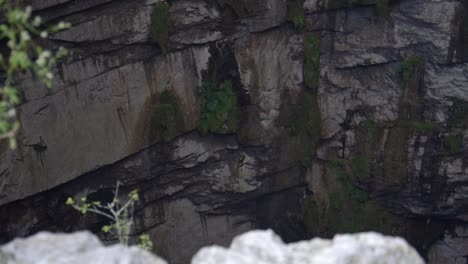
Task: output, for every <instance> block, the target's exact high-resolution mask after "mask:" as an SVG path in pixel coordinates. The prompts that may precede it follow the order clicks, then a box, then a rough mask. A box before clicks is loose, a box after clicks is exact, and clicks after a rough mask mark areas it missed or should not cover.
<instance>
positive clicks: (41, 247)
mask: <svg viewBox="0 0 468 264" xmlns="http://www.w3.org/2000/svg"><path fill="white" fill-rule="evenodd" d="M0 263H2V264H62V263H63V264H65V263H67V264H74V263H76V264H79V263H90V264H91V263H93V264H105V263H115V264H167V262H166V261H164V260H162V259H161V258H159V257H156V256H154V255H153V254H151V253H149V252H148V251H146V250H143V249H140V248H138V247H124V246H122V245H113V246H109V247H105V246H103V245H102V243H101V241H99V239H98V238H97V237H95V236H94V235H93V234H91V233H89V232H87V231H86V232H77V233H73V234H52V233H48V232H42V233H39V234H36V235H34V236H31V237H28V238H26V239H15V240H13V241H12V242H10V243H8V244H6V245H3V246H1V247H0Z"/></svg>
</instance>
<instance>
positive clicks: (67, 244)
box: [0, 230, 460, 264]
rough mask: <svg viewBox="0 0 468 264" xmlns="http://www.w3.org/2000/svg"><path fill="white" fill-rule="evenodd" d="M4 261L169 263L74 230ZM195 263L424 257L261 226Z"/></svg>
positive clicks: (397, 243) (353, 262)
mask: <svg viewBox="0 0 468 264" xmlns="http://www.w3.org/2000/svg"><path fill="white" fill-rule="evenodd" d="M179 249H180V248H179ZM0 263H2V264H42V263H44V264H45V263H47V264H62V263H64V264H65V263H67V264H69V263H72V264H73V263H77V264H78V263H89V264H105V263H116V264H130V263H131V264H140V263H141V264H166V263H167V262H166V261H164V260H162V259H161V258H159V257H157V256H154V255H153V254H151V253H149V252H147V251H145V250H142V249H140V248H138V247H136V246H132V247H124V246H122V245H119V244H117V245H113V246H103V245H102V243H101V242H100V241H99V239H98V238H97V237H96V236H94V235H92V234H91V233H89V232H87V231H86V232H76V233H71V234H52V233H48V232H41V233H39V234H36V235H34V236H31V237H28V238H22V239H15V240H13V241H12V242H10V243H8V244H6V245H3V246H0ZM187 263H188V262H187ZM191 263H192V264H227V263H237V264H251V263H252V264H254V263H255V264H276V263H278V264H281V263H289V264H302V263H324V264H326V263H330V264H338V263H350V264H373V263H387V264H423V263H424V261H423V260H422V258H421V257H420V256H419V255H418V253H417V252H416V250H414V249H413V248H412V247H411V246H410V245H408V243H406V241H404V240H403V239H401V238H395V237H386V236H382V235H380V234H378V233H372V232H370V233H360V234H355V235H337V236H335V237H334V238H333V240H327V239H320V238H315V239H312V240H310V241H301V242H297V243H290V244H285V243H284V242H283V241H282V240H281V238H280V237H278V236H277V235H276V234H275V233H274V232H273V231H271V230H265V231H260V230H257V231H250V232H247V233H245V234H242V235H240V236H238V237H236V238H234V240H233V241H232V243H231V246H230V248H229V249H226V248H223V247H220V246H209V247H205V248H202V249H200V251H199V252H198V253H197V254H196V255H195V256H194V257H193V259H192V260H191ZM435 263H437V262H435ZM438 263H440V262H438ZM448 263H455V262H448ZM457 263H460V262H457Z"/></svg>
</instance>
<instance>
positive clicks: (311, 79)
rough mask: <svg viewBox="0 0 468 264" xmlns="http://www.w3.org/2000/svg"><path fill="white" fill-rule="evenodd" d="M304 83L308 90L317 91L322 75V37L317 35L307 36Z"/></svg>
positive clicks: (305, 42) (309, 34)
mask: <svg viewBox="0 0 468 264" xmlns="http://www.w3.org/2000/svg"><path fill="white" fill-rule="evenodd" d="M304 51H305V58H306V60H305V64H304V82H305V84H306V86H307V88H308V89H310V90H311V91H313V92H316V91H317V88H318V82H319V75H320V37H319V36H318V35H317V34H316V33H307V34H305V39H304Z"/></svg>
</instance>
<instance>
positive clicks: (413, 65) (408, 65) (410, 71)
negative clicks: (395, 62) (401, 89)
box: [401, 57, 423, 84]
mask: <svg viewBox="0 0 468 264" xmlns="http://www.w3.org/2000/svg"><path fill="white" fill-rule="evenodd" d="M422 63H423V60H422V59H421V58H419V57H409V58H406V59H405V60H404V61H403V63H402V65H401V74H402V76H403V80H404V81H405V83H406V84H408V83H409V82H410V80H411V77H412V76H413V75H414V74H415V72H416V69H417V67H418V66H419V65H421V64H422Z"/></svg>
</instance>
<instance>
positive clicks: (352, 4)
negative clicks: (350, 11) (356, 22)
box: [347, 0, 361, 7]
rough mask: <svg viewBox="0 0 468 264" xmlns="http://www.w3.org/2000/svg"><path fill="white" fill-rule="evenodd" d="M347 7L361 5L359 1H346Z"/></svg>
mask: <svg viewBox="0 0 468 264" xmlns="http://www.w3.org/2000/svg"><path fill="white" fill-rule="evenodd" d="M347 3H348V7H355V6H357V5H359V4H360V3H361V0H348V2H347Z"/></svg>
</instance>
